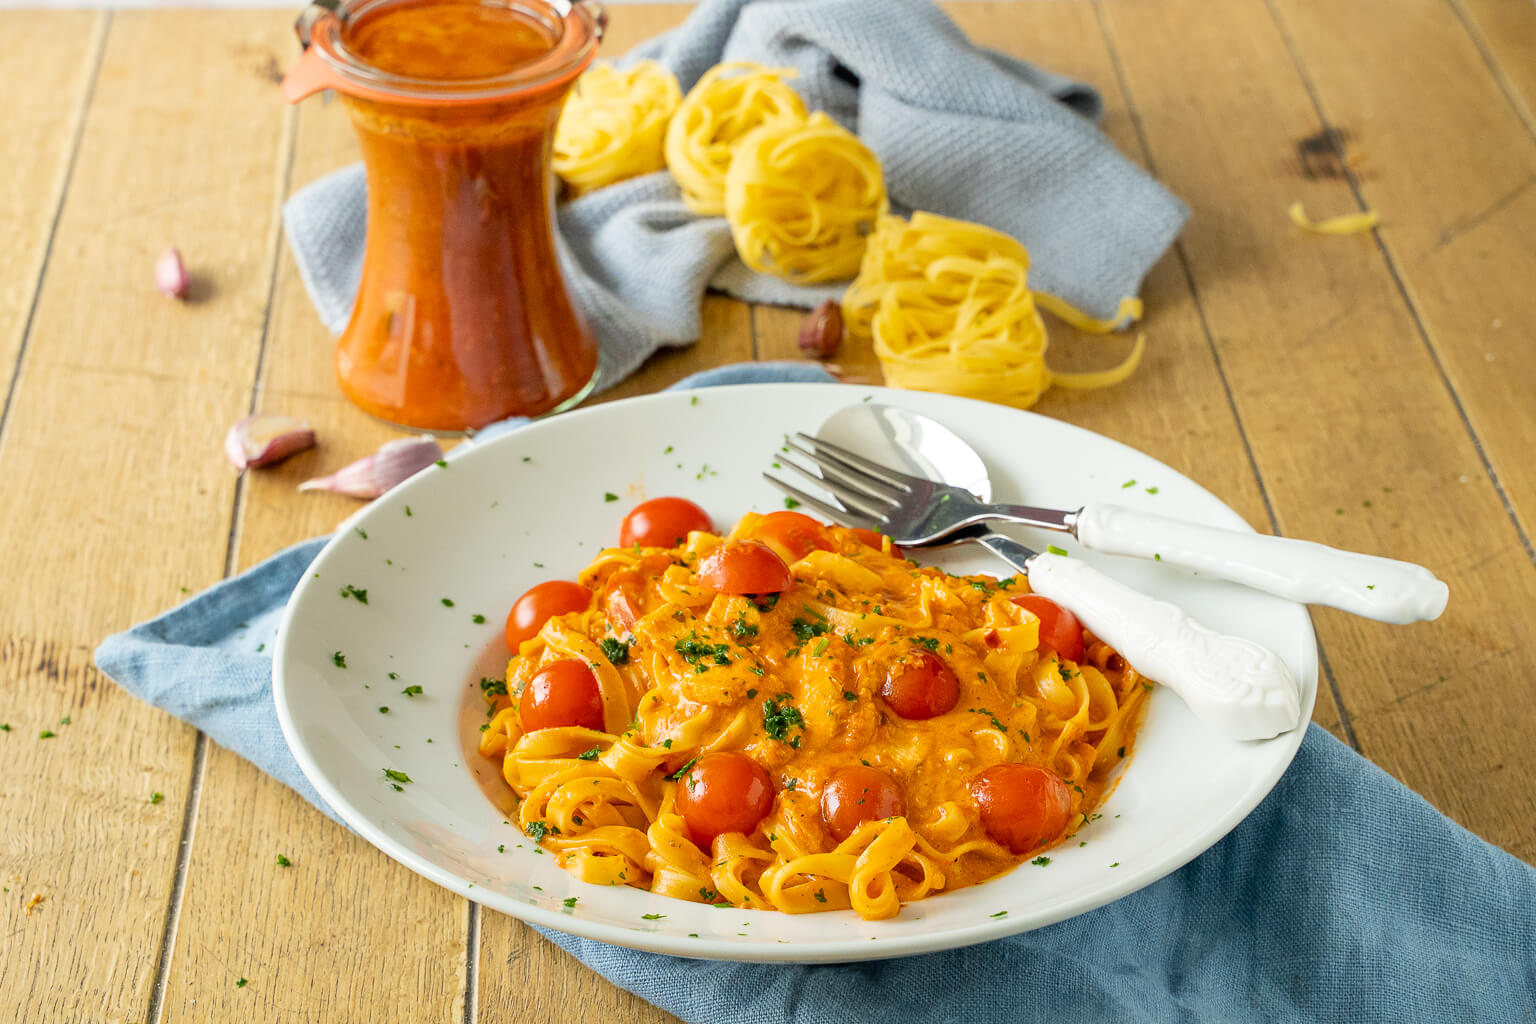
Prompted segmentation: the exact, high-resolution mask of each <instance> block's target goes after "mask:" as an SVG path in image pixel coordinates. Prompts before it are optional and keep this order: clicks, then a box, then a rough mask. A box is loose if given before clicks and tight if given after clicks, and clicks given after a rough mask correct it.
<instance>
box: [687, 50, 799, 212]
mask: <svg viewBox="0 0 1536 1024" xmlns="http://www.w3.org/2000/svg"><path fill="white" fill-rule="evenodd" d="M793 75H794V71H793V70H791V69H789V68H766V67H763V66H762V65H761V64H754V63H751V62H748V61H741V62H734V63H729V64H717V65H716V66H714V67H712V68H710V69H709V70H708V71H706V72H705V73H704V76H703V77H702V78H700V79H699V81H698V84H696V85H695V86H694V87H693V88H692V89H690V90H688V95H687V96H686V97H684V99H683V102H682V104H681V105H680V106H679V107H678V108H677V113H676V114H674V115H673V117H672V123H671V124H670V125H668V126H667V137H666V146H665V152H666V162H667V168H668V169H669V170H670V171H671V172H672V177H674V178H676V179H677V184H678V186H679V187H680V188H681V189H682V191H683V201H684V202H685V203H687V204H688V208H689V209H690V210H692V211H693V212H695V213H698V214H703V215H706V216H718V215H720V214H722V213H724V212H725V175H726V170H727V169H728V168H729V167H730V165H731V158H732V155H733V152H734V150H735V147H736V144H737V143H738V142H739V141H741V139H742V138H744V137H745V136H746V135H747V134H748V133H750V132H752V131H754V130H755V129H758V128H762V127H764V126H768V125H777V124H786V123H787V124H794V125H798V124H800V123H802V122H804V121H805V116H806V115H805V104H804V103H802V102H801V100H800V97H799V96H798V95H796V94H795V91H794V90H793V89H791V88H790V87H789V86H787V85H785V84H784V79H785V78H788V77H792V76H793Z"/></svg>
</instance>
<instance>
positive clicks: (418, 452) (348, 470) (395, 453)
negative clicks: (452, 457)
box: [299, 434, 443, 498]
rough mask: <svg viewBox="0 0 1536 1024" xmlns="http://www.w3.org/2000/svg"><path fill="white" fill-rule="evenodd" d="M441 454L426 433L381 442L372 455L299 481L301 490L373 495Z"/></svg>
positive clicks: (386, 488)
mask: <svg viewBox="0 0 1536 1024" xmlns="http://www.w3.org/2000/svg"><path fill="white" fill-rule="evenodd" d="M442 458H443V449H442V446H441V445H439V444H438V443H437V438H435V437H432V436H431V435H430V434H423V435H421V436H420V437H402V438H398V439H396V440H394V441H387V442H385V443H384V444H383V445H382V446H381V447H380V448H379V450H378V451H376V452H374V453H373V454H372V455H365V456H363V457H362V458H361V459H358V460H357V461H356V462H354V463H352V464H350V465H347V466H343V467H341V468H340V469H338V470H337V471H336V472H334V473H332V474H331V475H330V476H322V477H317V478H315V479H314V480H306V481H304V482H303V483H301V484H299V490H301V491H331V492H333V493H335V494H345V495H348V496H350V497H353V498H377V497H378V496H379V495H381V494H383V493H384V492H385V491H387V490H389V489H390V488H391V487H394V486H395V485H397V484H400V483H403V482H404V481H406V480H408V479H410V478H411V477H413V476H415V475H416V474H417V473H419V472H421V471H422V470H423V469H426V468H427V467H428V466H430V465H432V464H433V463H435V462H440V461H441V460H442Z"/></svg>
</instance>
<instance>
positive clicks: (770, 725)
mask: <svg viewBox="0 0 1536 1024" xmlns="http://www.w3.org/2000/svg"><path fill="white" fill-rule="evenodd" d="M789 700H790V695H789V694H787V693H781V694H779V695H778V696H777V697H774V698H773V699H772V700H765V701H763V728H764V729H765V730H766V731H767V733H768V738H769V739H775V740H779V741H780V742H784V741H785V740H786V739H787V738H788V736H789V730H790V729H792V728H798V729H801V730H804V728H805V719H804V718H803V717H801V715H800V710H799V709H798V708H796V707H795V706H794V705H793V704H791V703H789ZM790 746H792V747H799V746H800V737H798V736H796V737H795V738H794V739H793V740H791V741H790Z"/></svg>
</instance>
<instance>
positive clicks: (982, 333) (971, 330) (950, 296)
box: [843, 213, 1143, 409]
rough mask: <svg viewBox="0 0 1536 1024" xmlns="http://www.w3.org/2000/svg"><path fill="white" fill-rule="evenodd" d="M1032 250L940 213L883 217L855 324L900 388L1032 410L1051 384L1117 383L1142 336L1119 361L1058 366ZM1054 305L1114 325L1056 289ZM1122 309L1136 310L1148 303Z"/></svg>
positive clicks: (1083, 322)
mask: <svg viewBox="0 0 1536 1024" xmlns="http://www.w3.org/2000/svg"><path fill="white" fill-rule="evenodd" d="M1028 276H1029V253H1028V251H1027V250H1025V248H1024V246H1022V245H1020V244H1019V243H1018V242H1017V241H1015V240H1014V239H1013V238H1010V237H1009V236H1008V235H1005V234H1003V233H1002V232H999V231H993V230H992V229H991V228H987V227H983V226H981V225H979V224H971V223H968V222H966V221H960V220H951V219H949V218H947V217H939V216H935V215H934V214H931V213H916V214H913V216H912V220H911V222H910V223H909V222H907V221H904V220H902V219H901V218H900V217H883V218H881V220H880V223H879V226H878V228H877V229H876V231H875V233H874V235H873V236H872V237H871V238H870V239H869V245H868V249H867V251H866V252H865V255H864V260H863V264H862V265H861V267H860V269H859V276H858V278H857V279H856V280H855V281H854V282H853V284H852V285H851V286H850V287H849V289H848V291H847V293H846V294H845V295H844V297H843V317H844V323H845V324H846V329H847V330H848V331H849V332H850V333H852V334H854V335H855V336H861V337H867V338H871V339H872V340H873V344H874V350H875V355H876V356H878V357H879V359H880V365H881V368H882V369H883V370H884V372H885V381H886V383H887V384H889V385H891V386H893V387H901V388H911V389H916V390H920V391H941V392H945V393H947V394H952V395H964V396H967V397H970V398H979V399H982V400H984V401H990V402H998V403H1001V404H1004V405H1012V406H1016V407H1018V408H1021V409H1027V408H1029V407H1030V406H1032V405H1034V404H1035V402H1036V401H1038V400H1039V398H1040V396H1041V395H1042V394H1044V393H1045V391H1046V389H1047V388H1049V387H1051V385H1052V384H1057V385H1060V386H1062V387H1069V388H1097V387H1108V386H1110V385H1112V384H1117V383H1119V382H1120V381H1122V380H1124V379H1125V378H1127V377H1129V376H1130V375H1131V373H1133V372H1134V371H1135V369H1136V367H1137V365H1138V364H1139V362H1140V360H1141V353H1142V348H1143V339H1141V338H1138V339H1137V341H1136V346H1135V348H1134V349H1132V351H1131V354H1130V355H1129V356H1128V357H1127V358H1126V359H1125V360H1124V361H1123V362H1122V363H1121V364H1120V365H1119V366H1117V367H1115V368H1113V369H1111V370H1105V371H1102V372H1098V373H1081V374H1053V373H1052V372H1051V371H1050V369H1049V368H1048V367H1047V366H1046V362H1045V352H1046V345H1047V338H1046V333H1045V324H1044V323H1043V322H1042V321H1041V319H1040V312H1039V309H1038V307H1037V303H1036V296H1035V294H1034V293H1032V292H1031V291H1030V290H1029V284H1028ZM1040 298H1041V300H1042V303H1041V304H1044V301H1043V300H1046V299H1049V300H1050V308H1051V311H1052V312H1053V313H1056V312H1058V310H1059V311H1061V312H1060V315H1064V318H1066V319H1069V320H1070V321H1071V322H1072V323H1074V324H1075V325H1077V326H1079V327H1081V328H1083V329H1086V330H1098V331H1101V332H1102V331H1107V330H1109V329H1111V328H1112V326H1113V325H1112V324H1110V323H1106V322H1099V321H1094V320H1092V319H1090V318H1088V317H1086V316H1084V315H1083V314H1081V313H1079V312H1077V311H1076V310H1073V309H1072V308H1071V307H1070V306H1067V305H1066V303H1064V302H1061V301H1060V300H1058V299H1054V298H1052V297H1049V296H1040ZM1121 313H1122V314H1124V315H1127V316H1129V317H1130V318H1132V319H1134V317H1135V316H1138V315H1140V304H1139V303H1138V302H1136V301H1135V300H1128V303H1127V304H1122V307H1121Z"/></svg>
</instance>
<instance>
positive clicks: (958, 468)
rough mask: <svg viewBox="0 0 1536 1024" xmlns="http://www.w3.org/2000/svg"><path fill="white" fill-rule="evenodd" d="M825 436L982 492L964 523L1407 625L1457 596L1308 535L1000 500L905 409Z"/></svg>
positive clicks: (866, 410) (937, 430)
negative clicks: (1070, 542) (1053, 536)
mask: <svg viewBox="0 0 1536 1024" xmlns="http://www.w3.org/2000/svg"><path fill="white" fill-rule="evenodd" d="M819 436H820V437H821V439H822V440H825V441H831V442H833V443H834V444H835V443H838V440H837V438H838V436H843V437H849V438H851V437H858V438H860V439H861V443H863V444H864V445H866V446H869V445H878V446H879V447H880V451H881V455H882V457H880V458H876V457H875V456H872V455H869V454H867V453H864V452H861V453H860V454H864V455H865V457H866V458H873V459H875V461H877V462H884V463H885V464H887V465H890V466H892V468H897V469H906V470H908V471H909V472H911V473H912V474H913V475H916V476H922V477H925V478H927V479H929V480H934V481H938V482H940V483H946V484H951V485H952V486H955V487H959V488H962V489H964V490H965V491H968V492H969V493H970V494H972V495H975V497H976V499H977V502H976V503H975V504H974V505H972V503H971V502H970V501H969V499H968V498H967V497H966V496H964V495H956V497H957V498H958V499H959V500H957V501H956V502H954V503H953V504H952V505H946V506H945V508H946V510H948V511H949V512H950V513H952V516H953V519H954V520H955V521H958V522H960V523H972V522H980V521H981V520H984V519H1000V520H1006V521H1008V522H1015V523H1023V524H1025V525H1028V526H1035V527H1039V528H1041V529H1045V530H1054V531H1057V532H1059V533H1068V534H1071V535H1072V536H1074V537H1076V538H1077V539H1078V540H1079V541H1080V542H1081V543H1082V545H1083V547H1085V548H1088V549H1089V550H1090V551H1102V552H1104V553H1105V554H1111V555H1129V556H1133V557H1137V558H1155V559H1156V560H1157V561H1160V562H1167V563H1168V564H1170V565H1177V566H1180V567H1182V568H1185V569H1192V570H1194V571H1195V572H1197V573H1200V574H1202V575H1205V576H1214V577H1216V578H1218V579H1224V580H1231V581H1232V582H1234V583H1241V584H1243V585H1244V586H1247V587H1252V588H1253V589H1255V590H1262V591H1264V592H1265V593H1269V594H1274V595H1276V596H1277V597H1284V598H1287V599H1289V600H1292V601H1295V602H1297V603H1298V604H1321V605H1327V606H1329V607H1331V608H1338V609H1341V610H1342V611H1346V612H1350V613H1352V614H1355V615H1360V616H1363V617H1365V618H1369V619H1376V620H1378V621H1381V622H1391V623H1395V624H1398V625H1402V624H1405V623H1409V622H1419V621H1421V620H1428V619H1436V618H1439V616H1440V613H1441V612H1443V611H1445V605H1446V601H1447V599H1448V598H1449V596H1450V588H1449V587H1447V586H1446V585H1445V583H1444V582H1442V581H1441V580H1439V579H1436V578H1435V576H1434V574H1433V573H1431V572H1430V571H1429V570H1428V569H1426V568H1424V567H1423V566H1421V565H1414V564H1412V563H1410V562H1401V561H1398V560H1396V559H1392V558H1380V557H1377V556H1375V555H1364V554H1359V553H1358V552H1354V551H1343V550H1340V549H1338V548H1330V547H1326V546H1325V545H1322V544H1314V543H1311V542H1309V541H1303V540H1294V539H1292V538H1289V537H1267V536H1264V535H1263V534H1258V533H1253V532H1251V531H1240V530H1229V529H1223V528H1221V527H1216V526H1206V525H1203V524H1200V523H1192V522H1188V521H1186V520H1182V519H1171V518H1169V517H1167V516H1160V515H1157V514H1155V513H1152V512H1143V511H1141V510H1140V509H1135V508H1130V507H1128V506H1125V505H1114V504H1110V503H1108V502H1090V503H1089V504H1087V505H1084V506H1082V507H1081V508H1079V509H1077V510H1076V511H1065V510H1061V509H1048V508H1033V507H1029V506H1025V505H1006V504H992V503H991V481H990V480H989V479H988V478H987V467H986V465H985V464H983V463H982V461H981V456H979V455H977V454H976V452H975V451H974V450H973V449H972V448H971V446H970V445H968V444H966V443H965V442H964V441H963V440H961V439H960V438H959V437H957V436H956V435H955V434H954V433H953V432H952V431H951V430H950V429H949V428H948V427H946V426H944V425H943V424H941V423H937V422H935V421H933V420H931V419H929V418H928V417H926V416H923V415H920V414H918V413H914V412H909V411H908V410H906V409H898V408H895V407H892V406H883V405H860V406H851V407H849V408H847V409H843V410H840V411H839V412H837V413H834V414H833V415H832V417H831V418H830V419H828V421H827V422H826V423H825V424H823V425H822V428H821V430H820V432H819ZM845 447H846V445H845ZM970 528H971V527H969V526H960V527H959V529H960V530H966V529H970ZM952 529H953V528H952ZM898 540H899V541H900V542H901V543H902V545H903V546H906V547H913V546H924V545H927V544H930V543H939V542H942V538H941V537H939V536H937V535H935V536H933V537H932V538H929V539H922V540H919V539H917V538H915V537H905V538H898Z"/></svg>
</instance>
